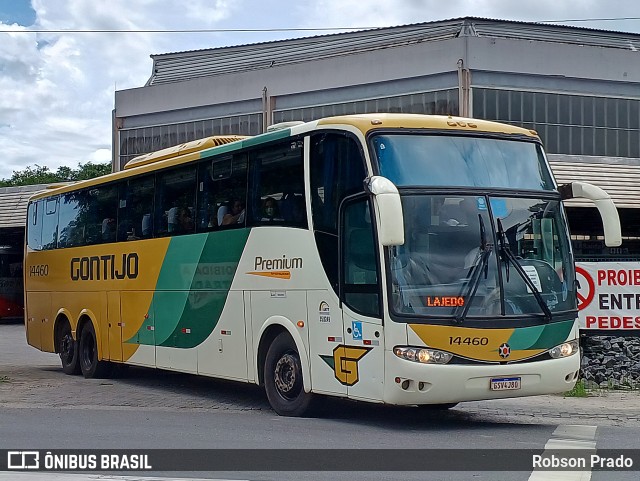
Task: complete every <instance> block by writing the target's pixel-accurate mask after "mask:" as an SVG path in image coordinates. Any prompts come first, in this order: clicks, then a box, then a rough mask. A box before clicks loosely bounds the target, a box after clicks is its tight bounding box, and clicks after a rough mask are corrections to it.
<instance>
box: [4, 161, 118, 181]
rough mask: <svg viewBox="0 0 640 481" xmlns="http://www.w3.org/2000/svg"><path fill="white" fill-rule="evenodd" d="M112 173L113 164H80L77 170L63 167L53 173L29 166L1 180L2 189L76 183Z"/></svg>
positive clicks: (44, 167) (40, 167) (42, 167)
mask: <svg viewBox="0 0 640 481" xmlns="http://www.w3.org/2000/svg"><path fill="white" fill-rule="evenodd" d="M110 173H111V164H94V163H93V162H86V163H84V164H83V163H79V164H78V168H77V169H72V168H70V167H66V166H62V167H58V170H56V171H55V172H52V171H51V170H49V167H47V166H46V165H38V164H36V165H35V166H34V167H31V166H27V167H25V168H24V170H14V171H13V175H12V176H11V178H10V179H2V180H0V187H16V186H19V185H33V184H53V183H56V182H74V181H78V180H87V179H93V178H94V177H99V176H101V175H106V174H110Z"/></svg>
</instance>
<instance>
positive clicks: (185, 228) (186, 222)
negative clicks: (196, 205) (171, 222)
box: [176, 207, 194, 234]
mask: <svg viewBox="0 0 640 481" xmlns="http://www.w3.org/2000/svg"><path fill="white" fill-rule="evenodd" d="M193 228H194V223H193V217H192V216H191V211H190V210H189V208H188V207H180V208H178V214H177V225H176V231H177V232H178V233H180V234H184V233H188V232H193Z"/></svg>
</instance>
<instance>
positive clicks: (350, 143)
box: [310, 133, 366, 293]
mask: <svg viewBox="0 0 640 481" xmlns="http://www.w3.org/2000/svg"><path fill="white" fill-rule="evenodd" d="M310 171H311V173H310V175H311V213H312V216H313V230H314V234H315V238H316V245H317V247H318V253H319V255H320V260H321V261H322V266H323V267H324V271H325V273H326V274H327V277H328V278H329V282H330V284H331V286H332V287H333V289H334V290H335V292H336V293H337V292H338V208H339V206H340V203H341V202H342V200H343V199H344V198H345V197H347V196H348V195H351V194H354V193H357V192H361V191H363V190H364V189H363V184H362V182H363V181H364V179H365V177H366V175H365V170H364V160H363V158H362V155H361V153H360V148H359V146H358V144H357V143H356V141H355V140H354V139H353V138H351V137H348V136H345V135H344V134H334V133H323V134H317V135H314V136H313V137H312V138H311V160H310Z"/></svg>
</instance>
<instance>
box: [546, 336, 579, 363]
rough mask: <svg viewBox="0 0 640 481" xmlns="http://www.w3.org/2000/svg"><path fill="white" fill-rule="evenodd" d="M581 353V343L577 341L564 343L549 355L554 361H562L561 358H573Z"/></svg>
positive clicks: (551, 350)
mask: <svg viewBox="0 0 640 481" xmlns="http://www.w3.org/2000/svg"><path fill="white" fill-rule="evenodd" d="M579 351H580V343H579V341H578V340H577V339H574V340H573V341H567V342H563V343H562V344H560V345H559V346H556V347H554V348H552V349H549V355H550V356H551V357H552V358H554V359H560V358H561V357H569V356H573V355H574V354H575V353H577V352H579Z"/></svg>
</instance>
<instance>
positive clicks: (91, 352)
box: [78, 322, 110, 379]
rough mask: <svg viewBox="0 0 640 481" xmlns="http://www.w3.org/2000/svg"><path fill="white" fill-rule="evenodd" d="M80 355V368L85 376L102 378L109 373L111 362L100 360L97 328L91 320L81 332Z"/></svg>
mask: <svg viewBox="0 0 640 481" xmlns="http://www.w3.org/2000/svg"><path fill="white" fill-rule="evenodd" d="M78 357H79V361H80V362H79V364H80V370H81V371H82V375H83V376H84V377H85V378H87V379H90V378H101V377H105V376H107V375H108V374H109V368H110V366H109V363H108V362H105V361H99V360H98V343H97V341H96V330H95V329H94V327H93V324H91V322H89V323H87V324H86V326H85V327H84V328H83V329H82V332H81V333H80V349H79V353H78Z"/></svg>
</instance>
